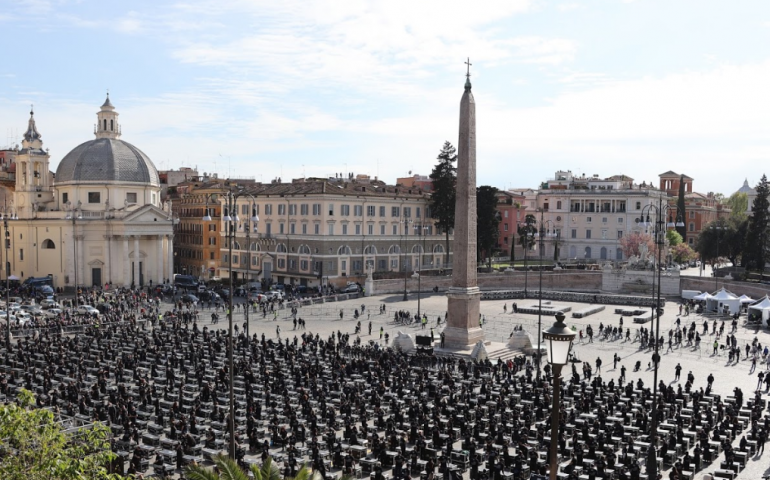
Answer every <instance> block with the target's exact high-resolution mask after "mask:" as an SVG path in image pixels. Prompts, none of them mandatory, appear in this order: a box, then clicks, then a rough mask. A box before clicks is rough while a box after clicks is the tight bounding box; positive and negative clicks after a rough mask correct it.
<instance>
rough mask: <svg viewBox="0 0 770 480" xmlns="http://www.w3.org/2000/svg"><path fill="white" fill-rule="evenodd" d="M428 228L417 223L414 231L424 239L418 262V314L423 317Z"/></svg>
mask: <svg viewBox="0 0 770 480" xmlns="http://www.w3.org/2000/svg"><path fill="white" fill-rule="evenodd" d="M427 230H428V226H427V225H415V226H414V231H415V232H416V233H417V234H418V235H420V237H421V239H422V251H421V252H420V261H419V262H418V263H417V266H418V268H419V269H420V270H419V273H418V274H417V275H418V276H417V316H418V317H420V318H422V313H421V310H420V296H421V294H422V261H423V257H424V255H425V232H426V231H427Z"/></svg>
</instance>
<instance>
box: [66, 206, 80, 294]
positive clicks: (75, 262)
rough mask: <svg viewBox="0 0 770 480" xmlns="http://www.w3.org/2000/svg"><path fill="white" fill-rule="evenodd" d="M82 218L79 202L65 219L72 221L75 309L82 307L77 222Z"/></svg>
mask: <svg viewBox="0 0 770 480" xmlns="http://www.w3.org/2000/svg"><path fill="white" fill-rule="evenodd" d="M81 218H83V213H82V212H81V211H80V202H79V201H78V207H77V210H75V207H71V208H70V210H69V212H67V216H66V217H64V219H65V220H72V262H73V265H74V267H75V275H74V281H75V308H77V307H78V306H79V305H80V295H78V236H77V229H76V228H77V227H76V225H75V220H76V219H77V220H79V219H81Z"/></svg>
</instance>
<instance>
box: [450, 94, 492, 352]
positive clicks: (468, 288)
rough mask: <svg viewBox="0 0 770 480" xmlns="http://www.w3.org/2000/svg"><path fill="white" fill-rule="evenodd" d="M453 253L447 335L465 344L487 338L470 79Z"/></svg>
mask: <svg viewBox="0 0 770 480" xmlns="http://www.w3.org/2000/svg"><path fill="white" fill-rule="evenodd" d="M452 255H453V258H452V287H451V288H450V289H449V292H447V297H448V300H447V304H448V305H447V307H448V308H447V310H448V313H449V317H448V320H447V326H446V328H445V329H444V335H445V343H446V345H447V346H448V347H450V348H463V347H467V346H469V345H475V344H476V342H478V341H479V340H483V339H484V331H483V330H482V329H481V328H480V327H479V300H480V299H481V291H480V290H479V287H478V284H477V280H476V103H475V101H474V99H473V94H472V93H471V83H470V79H468V80H467V81H466V83H465V93H463V98H462V100H461V101H460V139H459V142H458V151H457V200H456V202H455V226H454V243H453V254H452Z"/></svg>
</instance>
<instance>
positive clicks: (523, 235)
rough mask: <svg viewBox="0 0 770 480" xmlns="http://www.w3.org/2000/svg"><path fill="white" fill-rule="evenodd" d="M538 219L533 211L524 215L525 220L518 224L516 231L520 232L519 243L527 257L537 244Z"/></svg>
mask: <svg viewBox="0 0 770 480" xmlns="http://www.w3.org/2000/svg"><path fill="white" fill-rule="evenodd" d="M536 224H537V219H536V218H535V216H534V215H532V214H531V213H528V214H526V215H525V216H524V222H523V223H522V224H520V225H517V226H516V232H517V233H518V234H519V245H521V246H522V248H524V257H525V258H526V257H527V255H528V253H527V252H529V251H530V250H532V247H534V246H535V239H536V238H537V227H536Z"/></svg>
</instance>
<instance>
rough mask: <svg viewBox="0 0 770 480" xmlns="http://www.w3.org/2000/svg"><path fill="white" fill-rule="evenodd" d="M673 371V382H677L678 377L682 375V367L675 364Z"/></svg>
mask: <svg viewBox="0 0 770 480" xmlns="http://www.w3.org/2000/svg"><path fill="white" fill-rule="evenodd" d="M674 370H675V371H676V374H675V375H674V381H675V382H678V381H679V377H680V376H681V375H682V365H681V364H679V363H677V364H676V367H674Z"/></svg>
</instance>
